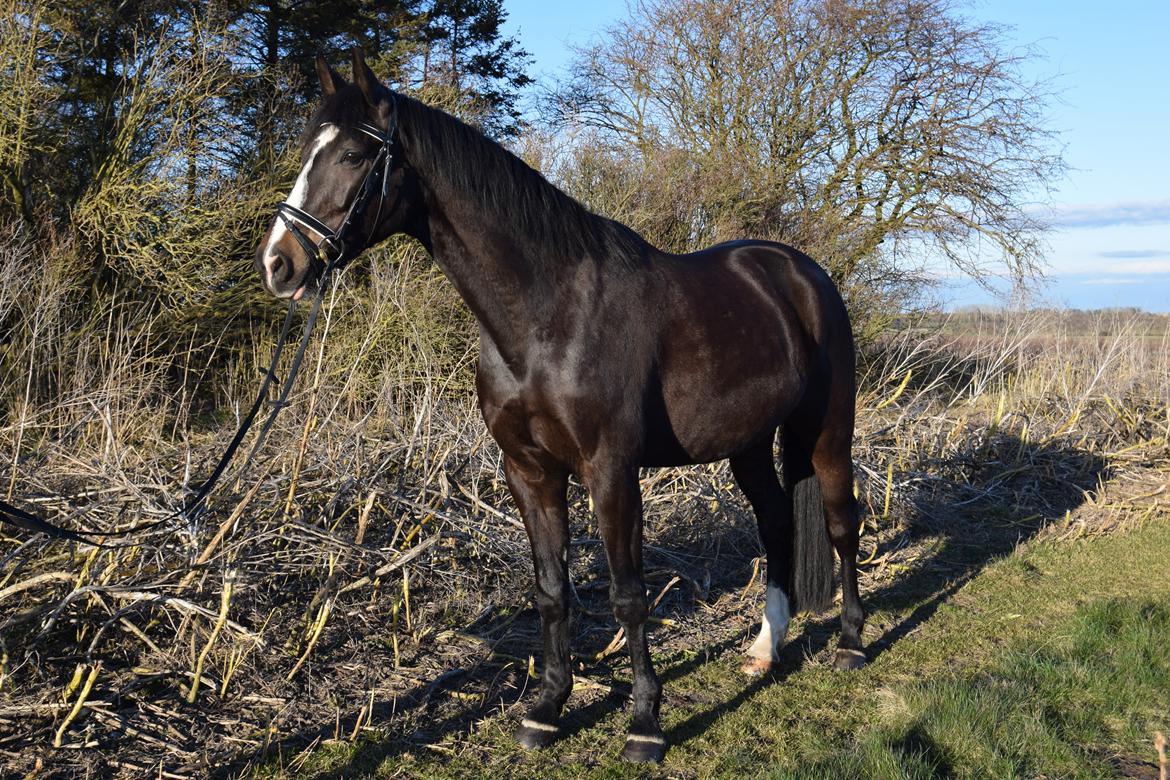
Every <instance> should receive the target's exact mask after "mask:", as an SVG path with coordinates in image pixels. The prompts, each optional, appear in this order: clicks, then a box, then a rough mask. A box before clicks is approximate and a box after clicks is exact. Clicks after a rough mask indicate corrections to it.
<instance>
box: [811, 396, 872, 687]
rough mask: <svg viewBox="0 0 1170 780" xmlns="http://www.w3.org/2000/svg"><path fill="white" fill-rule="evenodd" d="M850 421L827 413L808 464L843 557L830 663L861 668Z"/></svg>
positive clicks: (858, 521) (857, 527) (857, 526)
mask: <svg viewBox="0 0 1170 780" xmlns="http://www.w3.org/2000/svg"><path fill="white" fill-rule="evenodd" d="M848 422H849V424H848V425H846V424H845V420H844V419H841V418H835V417H834V416H832V415H830V416H828V417H826V424H825V426H824V428H823V429H822V430H821V432H820V435H819V436H818V437H817V440H816V444H815V445H814V446H813V450H812V465H813V470H814V471H815V472H816V475H817V481H818V482H819V483H820V488H821V499H822V501H823V502H824V506H825V527H826V529H827V530H828V532H829V541H830V542H831V543H832V545H833V548H834V549H836V551H837V557H838V558H840V560H841V641H840V643H839V644H838V646H837V654H836V656H835V658H834V659H833V666H834V667H835V668H837V669H859V668H861V667H862V666H864V665H865V661H866V658H865V653H864V651H863V650H862V647H861V628H862V625H863V624H864V622H865V610H864V609H863V608H862V606H861V596H860V594H859V593H858V592H857V548H858V543H859V540H860V536H861V518H860V515H859V513H858V509H857V499H856V498H854V496H853V457H852V453H851V447H852V439H853V425H852V416H851V415H850V417H849V420H848Z"/></svg>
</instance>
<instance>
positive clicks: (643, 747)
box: [622, 734, 666, 764]
mask: <svg viewBox="0 0 1170 780" xmlns="http://www.w3.org/2000/svg"><path fill="white" fill-rule="evenodd" d="M665 755H666V738H665V737H662V736H651V735H647V734H630V735H629V736H628V737H626V746H625V747H624V748H622V758H624V759H625V760H626V761H630V762H632V763H634V764H658V763H661V762H662V757H663V756H665Z"/></svg>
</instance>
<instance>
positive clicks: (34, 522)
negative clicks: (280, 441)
mask: <svg viewBox="0 0 1170 780" xmlns="http://www.w3.org/2000/svg"><path fill="white" fill-rule="evenodd" d="M320 303H321V295H320V294H318V295H317V297H316V299H315V301H314V310H313V313H314V316H311V317H310V320H309V321H308V322H307V323H306V324H305V332H304V335H303V336H302V338H301V348H300V350H299V351H298V354H297V358H296V360H295V361H294V364H293V365H294V368H293V370H292V371H291V372H290V374H289V377H288V379H287V380H286V381H285V386H284V389H283V391H282V393H281V402H280V403H278V404H277V405H276V406H274V407H273V410H272V413H271V414H270V415H269V417H268V420H267V421H266V422H265V424H264V429H263V431H262V435H261V438H258V439H257V440H256V443H255V444H254V445H253V446H252V450H251V452H250V453H249V454H248V463H250V462H251V460H252V455H254V454H255V453H256V450H257V449H259V447H260V444H262V443H263V434H266V433H267V432H268V429H269V428H270V427H271V426H272V422H273V420H274V419H275V418H276V413H277V412H278V411H279V410H280V406H281V403H282V402H283V401H284V399H285V398H287V394H288V390H289V389H290V388H291V386H292V380H293V379H295V378H296V367H298V366H299V365H300V361H301V358H303V357H304V352H305V348H306V347H307V345H308V341H309V335H310V333H311V331H312V327H313V320H315V314H316V311H317V309H318V308H319V306H320ZM295 312H296V302H295V301H290V302H289V306H288V313H287V314H285V317H284V325H283V327H282V328H281V330H280V337H279V338H278V339H277V341H276V349H275V350H274V351H273V353H272V363H271V365H269V366H268V371H267V372H265V374H264V380H263V382H261V384H260V391H259V392H258V393H257V394H256V400H255V401H254V402H253V403H252V408H251V409H249V410H248V414H247V415H245V416H244V419H243V420H242V421H241V422H240V427H239V429H238V430H237V431H236V435H235V436H233V437H232V440H231V442H230V443H229V444H228V446H227V449H225V450H224V452H223V455H222V456H220V459H219V463H217V464H216V465H215V468H214V469H212V471H211V476H209V477H208V478H207V480H206V481H205V482H204V483H203V485H202V486H201V487H200V488H199V490H198V491H197V492H196V493H195V495H194V496H192V497H191V500H190V501H188V502H187V503H186V504H185V505H184V506H183V508H182V509H179V510H177V511H175V512H172V513H171V514H169V515H167V516H166V517H163V518H161V519H159V520H152V521H151V522H149V523H142V524H140V525H136V526H133V527H132V528H125V529H122V530H120V531H100V532H99V531H73V530H70V529H68V528H62V527H60V526H57V525H53V524H52V523H50V522H49V521H48V520H44V519H42V518H40V517H37V516H36V515H34V514H32V513H31V512H27V511H25V510H23V509H21V508H20V507H17V506H13V505H12V504H9V503H8V502H7V501H2V500H0V522H4V523H8V524H9V525H14V526H17V527H18V528H24V529H27V530H29V531H40V532H41V533H43V534H46V535H47V536H49V537H51V538H53V539H65V540H67V541H72V542H84V543H86V544H92V545H94V546H95V547H114V546H116V545H109V544H105V543H103V542H99V541H96V539H97V538H98V537H110V536H127V535H129V534H135V533H141V532H142V531H149V530H150V529H152V528H156V527H158V526H160V525H162V524H163V523H166V522H167V521H169V520H173V519H175V518H180V517H181V518H186V519H193V518H195V517H197V516H198V513H199V510H200V508H201V507H202V505H203V502H204V501H205V500H206V499H207V496H208V495H209V494H210V493H211V491H212V489H213V488H214V487H215V485H216V483H217V482H219V479H220V477H222V476H223V473H224V472H225V471H226V470H227V467H228V464H229V463H230V462H231V459H232V457H233V456H234V455H235V454H236V450H238V449H239V448H240V444H241V443H242V442H243V441H244V437H245V436H246V435H247V434H248V430H249V429H250V428H251V427H252V423H253V422H254V421H255V420H256V415H257V414H259V413H260V409H261V408H262V407H263V406H264V402H265V401H266V400H268V389H269V387H270V386H271V385H272V382H273V381H274V380H275V379H276V366H277V365H278V362H279V360H280V353H281V352H282V351H283V350H284V345H285V343H286V342H287V341H288V334H289V332H290V331H291V330H292V323H293V319H294V316H293V315H294V313H295ZM246 473H247V466H245V469H244V471H243V472H242V473H241V475H240V476H241V478H242V477H243V476H244V474H246Z"/></svg>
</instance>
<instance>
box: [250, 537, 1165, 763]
mask: <svg viewBox="0 0 1170 780" xmlns="http://www.w3.org/2000/svg"><path fill="white" fill-rule="evenodd" d="M1168 551H1170V522H1167V521H1166V520H1165V519H1162V520H1160V521H1157V522H1151V523H1149V524H1148V525H1146V526H1145V527H1143V528H1141V529H1138V530H1133V531H1129V532H1126V533H1121V534H1117V535H1114V536H1111V537H1109V538H1105V539H1099V540H1094V541H1086V540H1080V541H1072V542H1070V541H1057V540H1050V541H1045V542H1040V543H1037V544H1035V545H1033V546H1032V547H1031V548H1030V549H1028V550H1026V551H1023V552H1021V553H1018V554H1016V555H1013V556H1011V557H1010V558H1008V559H1005V560H1003V561H1000V562H997V563H995V564H993V565H991V566H989V567H987V569H986V570H985V571H983V572H982V573H981V574H980V575H979V576H978V577H976V578H975V579H973V580H972V581H970V582H968V583H967V584H966V585H964V586H963V587H961V588H959V589H958V590H956V591H955V592H953V593H951V594H950V595H948V596H947V597H946V598H945V600H938V601H936V600H926V601H922V602H919V603H917V604H914V605H912V606H908V607H903V608H901V609H897V610H889V609H882V607H883V606H884V605H883V604H882V603H881V602H878V603H877V604H874V606H875V607H877V608H878V609H879V610H880V612H879V613H878V619H879V620H880V621H881V622H882V623H883V624H885V625H888V626H889V628H888V629H887V630H886V631H885V632H878V631H872V632H871V637H872V639H873V641H874V643H875V645H876V647H877V648H878V649H879V650H880V652H879V653H878V654H877V656H876V658H874V660H873V662H872V663H871V665H870V666H869V667H868V668H867V669H865V670H863V671H861V672H858V673H854V674H850V673H839V672H833V671H832V670H830V669H829V668H828V666H827V665H826V664H825V663H823V660H822V659H821V658H820V657H819V656H821V655H823V653H820V652H819V650H818V648H820V647H821V646H822V644H823V633H824V627H823V625H821V624H819V623H816V622H805V623H803V624H797V625H796V626H795V627H794V635H795V636H794V638H793V641H792V643H791V645H790V646H789V649H788V651H787V653H786V658H785V663H784V665H783V668H782V669H781V670H780V671H779V672H777V673H776V674H775V675H774V676H773V677H772V678H771V679H767V680H763V681H760V682H751V683H748V682H745V680H744V678H743V677H742V676H741V675H740V674H739V673H738V671H737V660H738V659H737V656H736V653H735V652H734V648H728V647H726V646H724V645H723V644H722V643H715V644H714V645H702V644H700V645H699V646H696V647H691V648H688V649H685V650H676V651H675V652H671V653H665V654H660V663H659V665H660V671H661V673H662V675H663V677H664V679H665V680H666V681H667V700H666V706H665V712H666V722H665V729H666V732H667V734H668V736H669V737H670V739H671V742H672V744H673V745H674V747H673V748H672V749H671V751H670V753H669V755H668V758H667V761H666V762H665V764H664V765H663V767H662V768H661V769H660V770H655V771H650V772H648V771H647V770H645V769H643V768H637V767H630V766H622V765H617V764H614V762H612V761H611V760H610V758H611V757H612V755H613V754H616V752H617V751H618V750H620V748H621V744H622V742H623V740H624V717H623V714H622V713H621V712H607V711H605V710H603V709H602V708H599V707H596V706H594V707H592V708H588V707H587V708H585V709H584V711H577V712H574V713H573V714H572V715H571V716H570V718H569V722H568V727H569V730H570V733H571V736H570V737H569V738H568V739H566V740H564V741H563V742H562V743H560V744H558V745H557V746H556V747H554V748H553V749H551V750H549V751H547V752H545V753H538V754H524V753H518V752H517V750H516V749H515V748H513V746H512V743H511V734H510V730H511V728H512V726H513V723H512V720H513V719H512V718H509V717H507V716H506V715H500V716H498V717H492V718H488V719H486V720H484V721H481V722H479V723H477V724H474V726H472V727H470V728H469V729H466V730H465V729H463V728H459V729H455V730H453V731H449V732H448V733H445V734H441V733H440V734H429V735H427V736H426V737H425V738H420V739H417V740H415V741H385V740H382V739H379V738H377V737H376V736H371V737H369V738H363V739H360V740H357V741H354V742H350V741H337V742H334V743H332V744H327V745H324V746H321V747H318V748H316V749H313V750H310V751H308V752H304V753H293V754H291V755H288V756H284V757H282V758H281V759H280V760H274V761H271V762H269V763H267V764H266V765H264V766H263V767H261V768H260V769H257V770H256V771H255V772H254V773H253V776H256V777H268V776H288V775H293V776H305V777H353V776H355V775H359V776H366V775H369V776H376V777H396V776H403V775H408V776H422V777H447V776H451V777H475V776H501V777H579V776H586V777H639V776H645V775H647V774H650V775H661V776H671V777H692V776H699V777H754V776H773V777H799V778H806V777H807V778H828V777H842V778H843V777H873V778H900V777H923V778H926V777H1117V776H1133V777H1156V776H1157V752H1156V751H1155V748H1154V739H1155V733H1156V732H1157V731H1158V730H1159V729H1160V730H1162V731H1166V730H1167V728H1168V727H1170V652H1167V649H1168V648H1170V577H1167V576H1166V573H1167V566H1166V563H1167V553H1168ZM882 633H884V634H886V635H887V637H883V636H882V635H881V634H882ZM891 633H893V634H897V635H899V639H898V640H897V641H896V642H891V641H889V640H888V635H889V634H891ZM810 655H811V656H812V657H811V658H810V657H809V656H810ZM664 656H665V657H664ZM619 673H620V672H619ZM420 742H422V743H425V744H420Z"/></svg>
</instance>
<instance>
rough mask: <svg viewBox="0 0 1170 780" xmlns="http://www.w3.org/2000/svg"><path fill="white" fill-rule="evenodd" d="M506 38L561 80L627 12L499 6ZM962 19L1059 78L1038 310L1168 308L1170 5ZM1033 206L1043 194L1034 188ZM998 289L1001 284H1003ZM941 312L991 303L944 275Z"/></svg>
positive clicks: (1037, 5)
mask: <svg viewBox="0 0 1170 780" xmlns="http://www.w3.org/2000/svg"><path fill="white" fill-rule="evenodd" d="M504 7H505V9H506V10H507V12H508V14H509V19H508V23H507V27H508V31H509V32H510V33H511V34H513V35H515V36H516V37H517V38H518V39H519V41H520V44H521V45H522V46H523V47H524V48H525V49H527V50H528V51H529V52H530V53H531V54H532V56H533V60H534V62H533V67H532V68H531V71H530V73H531V75H533V76H534V77H535V78H537V80H538V81H548V80H551V79H555V78H556V77H557V76H559V75H563V74H564V73H565V70H566V68H567V66H568V64H569V63H570V62H571V60H572V57H573V51H572V47H573V46H574V45H576V46H582V45H588V44H589V43H591V42H594V41H597V40H600V39H601V36H602V34H603V32H604V30H605V28H606V27H609V26H611V25H615V24H620V23H621V22H622V21H623V20H624V19H625V18H626V17H627V15H628V14H627V5H626V0H588V2H581V3H577V2H574V3H561V2H555V1H554V0H505V3H504ZM958 7H959V9H960V13H962V14H963V15H964V16H966V17H968V18H970V19H974V20H979V21H987V22H997V23H1001V24H1005V25H1007V26H1009V27H1010V28H1011V29H1010V30H1009V32H1008V40H1009V41H1010V43H1011V44H1012V45H1013V46H1020V47H1023V46H1035V47H1036V48H1037V49H1038V50H1039V52H1040V54H1041V55H1042V56H1041V58H1039V59H1037V60H1034V61H1033V62H1032V63H1031V64H1030V65H1029V68H1028V71H1027V72H1028V73H1029V74H1030V75H1032V76H1035V77H1040V78H1048V77H1052V78H1054V79H1055V86H1056V88H1057V90H1058V91H1059V93H1060V99H1059V101H1058V102H1056V103H1054V104H1053V106H1052V121H1051V126H1052V127H1053V128H1055V129H1056V130H1058V131H1060V140H1061V143H1063V144H1064V154H1065V159H1066V161H1067V162H1068V164H1069V165H1070V166H1071V168H1072V169H1071V170H1070V171H1069V173H1068V174H1067V176H1065V177H1064V178H1063V179H1062V180H1061V181H1058V182H1056V192H1055V194H1054V196H1053V199H1052V202H1051V206H1052V208H1053V209H1054V212H1053V216H1052V218H1051V221H1052V223H1053V230H1052V231H1051V232H1050V233H1049V234H1048V236H1047V242H1048V245H1049V246H1048V251H1047V253H1046V268H1045V275H1046V278H1047V282H1046V284H1045V285H1044V286H1043V288H1042V289H1040V290H1038V291H1037V295H1036V297H1035V298H1034V299H1033V300H1034V302H1035V303H1038V304H1048V305H1066V306H1073V307H1077V308H1100V307H1106V306H1138V307H1141V308H1144V309H1147V310H1150V311H1160V312H1170V148H1168V145H1170V140H1168V139H1170V45H1168V44H1167V39H1168V38H1170V3H1165V2H1144V1H1143V2H1127V1H1126V0H1114V2H1106V3H1102V2H1093V3H1089V2H1082V1H1081V0H1067V1H1066V2H1053V1H1051V0H1037V1H1028V2H1019V0H971V1H970V2H962V0H959V2H958ZM1036 199H1037V200H1039V199H1040V194H1039V193H1037V195H1036ZM1004 289H1005V290H1006V287H1005V288H1004ZM938 298H939V299H940V300H941V301H942V302H943V303H944V304H946V305H947V306H949V307H958V306H963V305H967V304H973V303H996V302H997V301H996V299H995V298H993V297H992V295H991V294H989V293H987V292H986V291H984V290H982V289H981V288H980V287H979V286H978V285H975V284H972V283H969V282H963V281H962V280H960V279H943V280H941V284H940V287H939V293H938Z"/></svg>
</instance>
